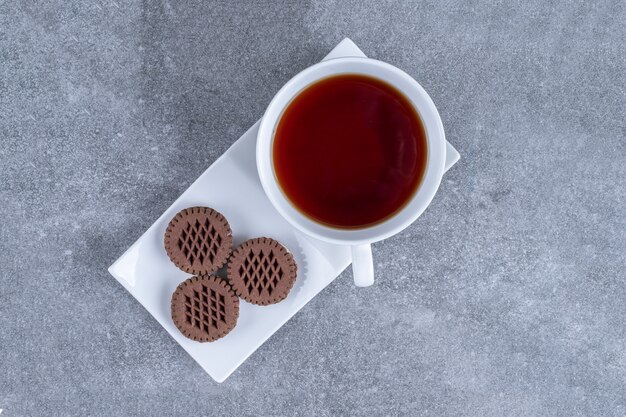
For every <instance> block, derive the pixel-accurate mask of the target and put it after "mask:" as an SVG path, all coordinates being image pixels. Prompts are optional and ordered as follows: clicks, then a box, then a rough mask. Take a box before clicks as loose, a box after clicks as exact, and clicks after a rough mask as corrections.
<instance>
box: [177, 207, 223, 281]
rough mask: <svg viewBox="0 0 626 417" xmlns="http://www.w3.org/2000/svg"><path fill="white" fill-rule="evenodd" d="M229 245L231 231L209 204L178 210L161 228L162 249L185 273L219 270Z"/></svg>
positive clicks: (204, 272)
mask: <svg viewBox="0 0 626 417" xmlns="http://www.w3.org/2000/svg"><path fill="white" fill-rule="evenodd" d="M232 247H233V233H232V231H231V229H230V225H229V224H228V221H227V220H226V218H225V217H224V216H222V215H221V214H220V213H218V212H217V211H215V210H213V209H212V208H209V207H190V208H186V209H184V210H181V211H179V212H178V213H177V214H176V216H174V218H173V219H172V220H171V221H170V222H169V224H168V225H167V229H166V231H165V251H166V252H167V255H168V256H169V257H170V259H171V260H172V262H174V264H175V265H176V266H177V267H179V268H180V269H182V270H183V271H185V272H189V273H190V274H196V275H203V274H209V273H211V272H215V271H217V270H218V269H220V268H221V267H222V266H224V264H225V263H226V261H227V260H228V256H229V255H230V253H231V251H232Z"/></svg>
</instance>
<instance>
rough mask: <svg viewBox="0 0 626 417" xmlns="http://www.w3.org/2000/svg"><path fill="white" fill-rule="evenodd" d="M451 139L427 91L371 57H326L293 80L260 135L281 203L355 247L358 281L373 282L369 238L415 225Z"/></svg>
mask: <svg viewBox="0 0 626 417" xmlns="http://www.w3.org/2000/svg"><path fill="white" fill-rule="evenodd" d="M445 160H446V141H445V134H444V130H443V125H442V123H441V118H440V117H439V113H438V112H437V109H436V108H435V105H434V103H433V101H432V100H431V99H430V97H429V96H428V94H427V93H426V91H425V90H424V89H423V88H422V87H421V86H420V85H419V84H418V83H417V81H415V80H414V79H413V78H411V77H410V76H409V75H408V74H406V73H405V72H404V71H402V70H400V69H398V68H396V67H394V66H392V65H390V64H387V63H385V62H381V61H377V60H374V59H370V58H359V57H348V58H336V59H331V60H328V61H323V62H321V63H319V64H316V65H313V66H312V67H309V68H307V69H305V70H304V71H302V72H300V73H299V74H298V75H296V76H295V77H293V78H292V79H291V80H290V81H289V82H287V83H286V84H285V85H284V86H283V88H282V89H281V90H280V91H279V92H278V93H277V94H276V96H275V97H274V98H273V99H272V101H271V103H270V104H269V106H268V108H267V110H266V112H265V114H264V116H263V119H262V120H261V124H260V126H259V132H258V137H257V149H256V161H257V168H258V172H259V177H260V179H261V184H262V186H263V189H264V190H265V193H266V194H267V197H268V198H269V200H270V201H271V202H272V204H273V205H274V207H275V208H276V210H278V212H279V213H280V214H281V215H282V216H283V217H284V218H285V219H286V220H287V221H288V222H289V223H290V224H291V225H292V226H293V227H295V228H296V229H298V230H300V231H301V232H303V233H305V234H307V235H309V236H312V237H314V238H316V239H319V240H323V241H326V242H331V243H334V244H340V245H347V246H350V248H351V251H352V265H353V272H354V274H353V275H354V282H355V284H356V285H357V286H363V287H364V286H369V285H371V284H373V282H374V267H373V261H372V249H371V243H373V242H376V241H379V240H382V239H385V238H387V237H390V236H392V235H394V234H396V233H398V232H400V231H402V230H403V229H404V228H406V227H407V226H409V225H410V224H411V223H413V222H414V221H415V220H416V219H417V218H418V217H419V216H420V215H421V214H422V213H423V212H424V210H425V209H426V207H427V206H428V204H430V202H431V201H432V199H433V197H434V196H435V193H436V191H437V189H438V188H439V184H440V183H441V178H442V176H443V173H444V164H445Z"/></svg>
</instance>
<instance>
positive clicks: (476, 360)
mask: <svg viewBox="0 0 626 417" xmlns="http://www.w3.org/2000/svg"><path fill="white" fill-rule="evenodd" d="M287 3H288V4H287ZM519 3H520V4H517V3H515V2H505V1H497V0H487V1H469V2H466V1H460V0H452V1H450V0H444V1H422V2H409V1H368V2H365V1H358V2H352V1H330V2H325V1H319V0H312V1H297V2H295V1H294V2H280V1H274V2H254V3H253V2H249V3H246V2H236V1H224V2H215V1H208V0H205V1H196V2H186V1H180V2H179V1H172V0H169V1H167V0H156V1H146V0H144V1H136V0H135V1H128V2H124V1H122V0H90V1H60V0H51V1H47V2H43V1H40V2H35V1H31V0H19V1H18V0H15V1H11V0H4V1H0V140H1V146H0V214H1V215H2V218H3V222H2V225H1V226H0V236H1V242H0V245H1V246H0V279H1V289H2V291H1V293H0V297H1V300H0V351H1V352H0V409H3V412H2V416H3V417H4V416H28V415H46V416H51V415H81V416H85V415H98V416H121V415H152V416H157V415H159V416H161V415H233V416H237V415H250V416H274V415H276V416H296V415H298V416H330V415H365V416H378V415H411V416H419V415H432V416H442V415H467V416H578V415H587V416H623V415H624V414H625V413H626V387H625V384H626V382H625V381H626V347H625V346H626V325H625V320H626V284H625V280H626V272H625V271H626V122H625V119H626V110H625V109H626V91H625V89H626V75H625V74H626V58H625V57H626V49H625V46H624V44H625V42H626V28H625V25H624V22H625V21H626V6H625V3H624V2H623V1H550V0H548V1H545V0H541V1H531V2H519ZM345 36H349V37H351V38H352V39H353V40H354V41H355V42H356V43H357V44H358V45H359V46H360V47H361V48H362V49H363V50H364V51H365V53H367V54H368V55H370V56H371V57H374V58H377V59H381V60H385V61H388V62H390V63H392V64H395V65H397V66H399V67H400V68H402V69H404V70H405V71H407V72H408V73H409V74H411V75H412V76H414V77H415V78H416V79H417V80H418V81H419V82H420V83H421V84H422V85H423V86H424V87H425V88H426V90H427V91H428V92H429V93H430V95H431V96H432V98H433V100H434V102H435V103H436V104H437V106H438V108H439V110H440V112H441V116H442V119H443V122H444V126H445V128H446V133H447V137H448V140H449V141H450V142H451V143H453V144H454V146H455V147H456V148H457V149H458V150H459V151H460V153H461V154H462V156H463V157H462V160H461V161H460V163H459V164H458V165H456V166H455V167H454V168H453V169H452V170H451V171H450V173H449V174H448V175H447V176H446V177H445V180H444V182H443V184H442V187H441V189H440V191H439V193H438V194H437V196H436V198H435V200H434V201H433V203H432V206H431V207H430V208H429V209H428V210H427V211H426V213H425V214H424V215H423V216H422V217H421V218H420V219H419V220H418V221H417V222H416V223H415V224H414V225H413V226H412V227H410V228H408V229H407V230H406V231H404V232H403V233H401V234H399V235H398V236H396V237H394V238H392V239H389V240H387V241H384V242H381V243H379V244H376V245H375V252H376V274H377V277H378V281H377V283H376V285H375V286H374V287H372V288H368V289H357V288H355V287H354V286H353V284H352V282H351V280H352V277H351V273H350V271H346V272H345V273H344V274H343V275H342V276H341V277H339V279H337V280H336V281H335V282H334V283H333V284H331V285H330V286H329V287H328V288H327V289H326V290H325V291H323V292H322V293H321V294H320V295H319V296H318V297H317V298H315V299H314V300H313V301H312V302H311V303H310V304H309V305H307V306H306V307H305V308H304V309H303V310H302V311H301V312H300V313H299V314H298V315H296V316H295V317H294V318H293V319H292V320H291V321H290V322H288V323H287V325H286V326H284V327H283V328H282V329H281V330H280V331H279V332H278V333H277V334H276V335H274V336H273V337H272V338H271V339H270V340H269V341H268V342H267V343H266V344H265V345H264V346H263V347H262V348H261V349H259V350H258V351H257V352H256V353H255V354H254V355H252V357H251V358H250V359H249V360H248V361H247V362H245V364H244V365H243V366H242V367H241V368H239V370H237V371H236V372H235V373H234V374H233V375H232V376H231V377H230V378H229V379H228V380H227V381H226V382H225V383H223V384H221V385H220V384H217V383H215V382H213V381H212V380H211V379H210V378H209V376H208V375H206V374H205V373H204V372H203V371H202V370H201V369H200V367H199V366H197V365H196V364H195V363H194V361H193V360H192V359H191V358H190V357H189V356H188V355H187V354H186V353H185V352H184V351H183V350H182V349H181V348H180V347H179V346H178V345H177V344H176V343H175V342H174V341H173V340H172V339H171V338H170V337H169V336H168V335H167V334H166V332H165V331H164V330H163V329H162V328H161V327H160V326H159V325H158V324H157V323H156V321H155V320H154V319H153V318H152V317H151V316H150V315H149V314H148V313H147V312H146V311H145V310H144V309H143V307H142V306H141V305H140V304H139V303H138V302H137V301H135V300H134V299H133V298H132V297H131V296H130V295H129V294H128V293H126V291H125V290H124V289H123V288H122V287H121V286H120V285H119V284H118V283H117V282H116V281H115V280H114V279H112V278H111V277H110V276H109V274H108V273H107V270H106V269H107V267H108V266H109V265H110V264H111V263H112V261H113V260H115V259H116V258H117V257H118V256H119V255H120V254H121V253H123V251H124V250H125V249H126V248H127V247H128V246H129V245H130V244H131V243H132V242H133V241H135V239H137V237H139V236H140V235H141V234H142V232H143V231H144V230H145V229H146V228H147V227H148V226H149V225H150V224H152V222H153V221H154V220H155V219H156V218H157V217H158V216H159V215H160V214H161V213H162V212H163V211H164V210H165V209H166V208H167V207H168V206H169V205H170V204H171V203H172V202H173V201H174V200H175V199H176V197H177V196H178V195H179V194H180V193H181V192H182V191H183V190H185V188H186V187H187V186H188V185H189V184H191V182H192V181H193V180H194V179H195V178H196V177H197V176H198V175H200V174H201V173H202V172H203V171H204V170H205V169H206V168H207V167H208V166H209V165H210V164H211V163H212V162H213V161H214V160H215V159H216V158H217V157H218V156H219V155H220V154H222V153H223V152H224V151H225V150H226V149H227V148H228V147H229V146H230V145H231V144H232V143H233V142H234V141H235V140H236V139H237V138H238V137H239V136H240V135H241V134H242V133H243V132H244V131H245V130H246V129H247V128H248V127H249V126H250V125H251V124H252V123H253V122H254V121H256V120H257V119H258V118H259V117H260V116H261V115H262V113H263V110H264V108H265V106H266V105H267V104H268V102H269V100H270V98H271V97H272V95H273V94H274V93H275V92H276V91H277V90H278V89H279V87H280V86H281V85H282V84H283V83H284V82H285V81H287V80H288V79H289V78H290V77H291V76H292V75H294V74H295V73H297V72H298V71H299V70H300V69H302V68H304V67H306V66H308V65H310V64H313V63H315V62H317V61H318V60H319V59H321V58H322V57H323V56H324V55H325V54H326V53H327V52H328V51H329V50H330V49H331V48H332V47H333V46H334V45H335V44H337V43H338V42H339V41H340V40H341V39H342V38H344V37H345Z"/></svg>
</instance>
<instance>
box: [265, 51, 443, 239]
mask: <svg viewBox="0 0 626 417" xmlns="http://www.w3.org/2000/svg"><path fill="white" fill-rule="evenodd" d="M341 74H362V75H367V76H371V77H374V78H377V79H380V80H382V81H384V82H386V83H388V84H390V85H392V86H393V87H395V88H396V89H397V90H398V91H400V92H401V93H402V94H404V95H405V96H406V98H407V99H408V100H409V102H411V104H412V105H413V106H414V108H415V110H416V111H417V112H418V114H419V116H420V118H421V119H422V123H423V125H424V129H425V131H426V141H427V147H428V158H427V162H426V169H425V172H424V176H423V178H422V181H421V183H420V185H419V186H418V188H417V190H416V191H415V192H414V194H413V196H412V197H411V199H410V200H408V202H407V203H405V205H404V206H403V207H402V208H401V209H400V210H399V211H398V212H396V213H395V214H394V215H392V216H391V217H389V218H388V219H386V220H384V221H382V222H380V223H376V224H373V225H370V226H366V227H363V228H355V229H341V228H335V227H331V226H327V225H324V224H321V223H318V222H316V221H314V220H313V219H311V218H309V217H307V216H306V215H304V214H303V213H301V212H300V211H299V210H298V209H297V208H296V207H295V206H294V205H293V204H292V203H291V201H290V200H289V199H288V197H287V196H286V195H285V194H284V192H283V190H282V188H281V187H280V185H279V184H278V180H277V178H276V174H275V172H274V166H273V152H272V150H273V143H274V135H275V131H276V126H277V125H278V122H279V120H280V118H281V117H282V114H283V112H284V110H285V108H286V107H287V106H288V105H289V104H290V103H291V101H292V100H293V98H294V97H295V96H297V95H298V94H299V93H300V92H301V91H302V90H304V89H305V88H307V87H308V86H310V85H311V84H313V83H315V82H317V81H319V80H321V79H323V78H327V77H331V76H335V75H341ZM445 158H446V147H445V133H444V130H443V124H442V122H441V118H440V116H439V112H438V111H437V109H436V107H435V104H434V103H433V101H432V99H431V98H430V96H429V95H428V93H426V91H425V90H424V89H423V88H422V86H421V85H420V84H419V83H418V82H417V81H415V80H414V79H413V78H412V77H411V76H409V75H408V74H407V73H405V72H404V71H402V70H401V69H399V68H397V67H395V66H393V65H391V64H388V63H386V62H382V61H378V60H375V59H371V58H361V57H344V58H335V59H330V60H327V61H323V62H320V63H318V64H315V65H313V66H310V67H308V68H306V69H305V70H303V71H301V72H300V73H298V74H297V75H296V76H294V77H293V78H292V79H291V80H289V81H288V82H287V83H286V84H285V85H284V86H283V87H282V88H281V89H280V90H279V91H278V93H276V95H275V96H274V98H273V99H272V101H271V102H270V104H269V106H268V107H267V110H266V111H265V114H264V115H263V118H262V119H261V123H260V125H259V131H258V134H257V145H256V163H257V170H258V173H259V178H260V180H261V185H262V187H263V190H264V191H265V194H266V195H267V197H268V198H269V200H270V202H271V203H272V205H273V206H274V207H275V208H276V210H278V212H279V213H280V214H281V215H282V216H283V217H284V218H285V219H286V220H287V221H288V222H289V223H290V224H291V225H292V226H293V227H295V228H296V229H298V230H300V231H301V232H303V233H305V234H307V235H309V236H312V237H314V238H317V239H319V240H323V241H327V242H331V243H335V244H344V245H359V244H366V243H372V242H376V241H379V240H382V239H385V238H388V237H390V236H392V235H395V234H397V233H399V232H401V231H402V230H404V229H405V228H406V227H408V226H409V225H410V224H411V223H413V222H414V221H415V220H417V218H418V217H419V216H420V215H421V214H422V213H423V212H424V211H425V210H426V207H428V205H429V204H430V202H431V201H432V199H433V198H434V196H435V194H436V192H437V189H438V188H439V185H440V183H441V178H442V177H443V173H444V164H445Z"/></svg>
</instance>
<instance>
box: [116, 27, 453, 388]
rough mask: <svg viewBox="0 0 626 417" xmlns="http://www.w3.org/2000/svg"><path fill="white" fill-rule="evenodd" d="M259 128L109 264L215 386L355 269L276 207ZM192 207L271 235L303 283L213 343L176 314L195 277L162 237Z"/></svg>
mask: <svg viewBox="0 0 626 417" xmlns="http://www.w3.org/2000/svg"><path fill="white" fill-rule="evenodd" d="M344 56H362V57H364V56H365V55H364V54H363V52H361V50H360V49H359V48H358V47H357V46H356V45H355V44H354V43H353V42H352V41H351V40H350V39H344V40H343V41H341V42H340V43H339V45H337V46H336V47H335V48H334V49H333V50H332V51H331V52H330V53H329V54H328V55H327V56H326V57H325V58H324V59H331V58H338V57H344ZM258 126H259V122H257V123H255V125H254V126H252V127H251V128H250V129H249V130H248V131H247V132H246V133H244V134H243V136H242V137H241V138H239V140H238V141H237V142H236V143H235V144H234V145H233V146H231V147H230V148H229V149H228V150H227V151H226V153H224V155H222V156H221V157H220V158H219V159H218V160H217V161H215V163H214V164H213V165H211V166H210V167H209V168H208V169H207V170H206V171H205V172H204V173H203V174H202V175H201V176H200V178H198V179H197V180H196V181H195V182H194V183H193V184H192V185H191V186H190V187H189V188H188V189H187V190H186V191H185V192H184V193H183V194H182V195H181V196H180V197H179V198H178V199H177V200H176V201H175V202H174V204H172V205H171V206H170V208H168V209H167V211H165V213H163V215H161V217H159V219H158V220H157V221H156V222H155V223H154V224H153V225H152V226H150V228H149V229H148V230H147V231H146V232H145V233H144V234H143V235H142V236H141V237H140V238H139V239H138V240H137V241H136V242H135V243H134V244H133V245H132V246H131V247H130V248H129V249H128V250H127V251H126V252H125V253H124V254H123V255H122V256H121V257H120V258H119V259H118V260H117V261H115V263H114V264H113V265H111V266H110V267H109V272H110V273H111V275H113V276H114V277H115V279H117V280H118V281H119V282H120V283H121V284H122V285H123V286H124V288H126V289H127V290H128V292H130V293H131V294H132V296H133V297H135V298H136V299H137V300H138V301H139V302H140V303H141V304H142V305H143V306H144V307H145V308H146V310H148V311H149V312H150V314H152V315H153V316H154V318H155V319H157V321H158V322H159V323H161V325H162V326H163V327H164V328H165V330H167V331H168V332H169V334H170V335H171V336H172V337H173V338H174V339H175V340H176V341H177V342H178V343H179V344H180V345H181V346H182V347H183V348H184V349H185V350H186V351H187V352H188V353H189V354H190V355H191V356H192V357H193V358H194V359H195V360H196V361H197V362H198V363H199V364H200V366H202V368H203V369H204V370H205V371H206V372H207V373H208V374H209V375H211V377H212V378H213V379H215V380H216V381H217V382H222V381H224V380H225V379H226V378H227V377H228V376H229V375H230V374H231V373H232V372H233V371H234V370H235V369H237V367H239V365H241V363H243V361H244V360H246V358H247V357H248V356H250V355H251V354H252V352H254V351H255V350H256V349H257V348H259V346H261V345H262V344H263V343H264V342H265V341H266V340H267V339H268V338H269V337H270V336H271V335H272V334H273V333H274V332H276V330H278V329H279V328H280V327H281V326H282V325H283V324H285V322H286V321H287V320H289V319H290V318H291V317H292V316H293V315H294V314H296V313H297V312H298V310H300V309H301V308H302V307H303V306H304V305H305V304H306V303H307V302H308V301H309V300H311V299H312V298H313V297H315V296H316V295H317V294H318V293H319V292H320V291H321V290H322V289H324V287H326V286H327V285H328V284H330V282H331V281H333V280H334V279H335V278H336V277H337V276H338V275H339V274H340V273H341V272H342V271H343V270H344V269H345V268H346V267H347V266H348V265H349V264H350V252H349V249H348V248H346V247H343V246H337V245H331V244H327V243H323V242H320V241H317V240H314V239H311V238H308V237H306V236H305V235H303V234H301V233H300V232H298V231H296V230H295V229H293V228H292V227H291V226H289V224H288V223H287V222H286V221H285V220H284V219H283V218H282V217H281V216H280V214H278V212H277V211H276V210H275V209H274V208H273V207H272V205H271V203H270V202H269V200H268V199H267V197H266V196H265V194H264V192H263V189H262V187H261V183H260V182H259V178H258V175H257V170H256V160H255V145H256V135H257V129H258ZM451 156H454V157H451ZM457 159H458V153H457V152H456V151H455V150H454V148H452V146H450V145H449V144H448V161H449V162H448V163H447V164H446V165H447V166H446V169H447V168H449V166H451V165H452V164H454V162H456V160H457ZM191 206H209V207H213V208H215V209H216V210H218V211H219V212H221V213H222V214H224V216H226V218H227V219H228V221H229V223H230V225H231V228H232V230H233V233H234V244H235V245H238V244H240V243H241V242H243V241H244V240H247V239H250V238H253V237H259V236H267V237H271V238H274V239H276V240H278V241H280V242H281V243H283V244H284V245H285V246H286V247H287V248H289V249H290V250H291V251H292V252H293V254H294V257H295V259H296V262H297V263H298V278H297V280H296V283H295V285H294V288H293V289H292V290H291V293H290V294H289V296H288V297H287V298H286V299H285V300H284V301H282V302H280V303H278V304H275V305H272V306H267V307H261V306H255V305H253V304H249V303H246V302H245V301H241V304H240V314H239V321H238V322H237V326H236V327H235V328H234V329H233V330H232V331H231V332H230V333H229V334H228V335H226V336H225V337H224V338H222V339H220V340H217V341H215V342H213V343H198V342H194V341H192V340H189V339H187V338H185V337H184V336H183V335H182V334H181V333H180V332H179V331H178V329H177V328H176V327H175V326H174V323H173V322H172V319H171V316H170V300H171V296H172V293H173V292H174V290H175V289H176V287H177V286H178V284H180V283H181V282H182V281H184V280H185V279H187V278H188V277H189V276H190V275H189V274H187V273H185V272H182V271H181V270H179V269H178V268H176V267H175V266H174V264H172V263H171V262H170V260H169V258H168V257H167V254H166V253H165V249H164V247H163V235H164V234H165V228H166V227H167V224H168V222H169V220H170V219H171V218H172V217H173V216H174V215H175V214H176V213H177V212H178V211H180V210H182V209H183V208H186V207H191Z"/></svg>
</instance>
